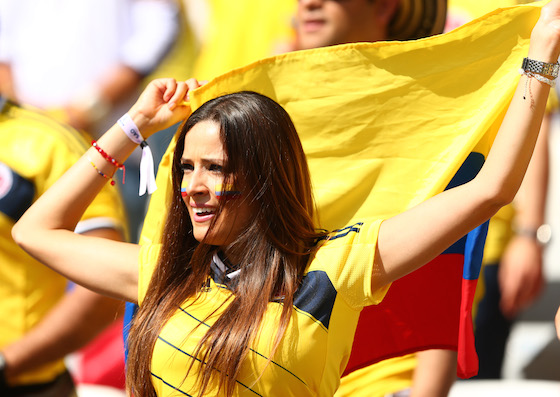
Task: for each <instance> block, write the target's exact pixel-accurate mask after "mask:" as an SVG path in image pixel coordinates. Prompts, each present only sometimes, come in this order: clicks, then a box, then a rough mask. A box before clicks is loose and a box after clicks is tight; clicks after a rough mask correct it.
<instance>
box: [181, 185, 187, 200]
mask: <svg viewBox="0 0 560 397" xmlns="http://www.w3.org/2000/svg"><path fill="white" fill-rule="evenodd" d="M187 196H188V194H187V186H186V183H184V182H181V197H187Z"/></svg>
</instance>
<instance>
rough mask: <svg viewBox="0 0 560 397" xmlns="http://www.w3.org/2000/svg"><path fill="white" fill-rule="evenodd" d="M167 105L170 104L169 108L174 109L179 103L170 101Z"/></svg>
mask: <svg viewBox="0 0 560 397" xmlns="http://www.w3.org/2000/svg"><path fill="white" fill-rule="evenodd" d="M167 106H169V110H173V109H175V107H176V106H177V104H176V103H175V102H170V103H169V104H168V105H167Z"/></svg>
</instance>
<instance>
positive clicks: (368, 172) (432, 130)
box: [140, 3, 542, 244]
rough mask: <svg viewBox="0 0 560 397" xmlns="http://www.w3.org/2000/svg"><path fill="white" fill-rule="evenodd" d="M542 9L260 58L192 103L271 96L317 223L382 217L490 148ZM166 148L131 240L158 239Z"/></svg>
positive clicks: (441, 184)
mask: <svg viewBox="0 0 560 397" xmlns="http://www.w3.org/2000/svg"><path fill="white" fill-rule="evenodd" d="M541 6H542V4H541V3H538V4H537V5H535V4H531V5H523V6H518V7H512V8H506V9H503V10H497V11H495V12H492V13H490V14H487V15H485V16H483V17H481V18H480V19H478V20H475V21H473V22H471V23H469V24H467V25H465V26H462V27H460V28H458V29H455V30H454V31H452V32H449V33H447V34H444V35H440V36H434V37H431V38H427V39H422V40H417V41H411V42H379V43H359V44H348V45H342V46H334V47H327V48H320V49H314V50H307V51H297V52H292V53H287V54H283V55H279V56H275V57H271V58H266V59H263V60H260V61H257V62H255V63H252V64H250V65H248V66H245V67H242V68H239V69H235V70H232V71H230V72H228V73H226V74H224V75H221V76H219V77H217V78H215V79H214V80H212V81H211V82H210V83H209V84H207V85H205V86H203V87H201V88H200V89H198V90H196V91H194V92H193V93H192V94H191V98H192V102H191V107H192V109H193V110H194V109H196V108H198V107H199V106H200V105H201V104H203V103H204V102H206V101H208V100H209V99H211V98H214V97H216V96H219V95H222V94H225V93H230V92H236V91H240V90H253V91H257V92H259V93H262V94H264V95H267V96H269V97H271V98H272V99H274V100H276V101H277V102H278V103H280V104H281V105H282V106H283V107H284V108H285V109H286V110H287V111H288V113H289V114H290V116H291V117H292V119H293V121H294V123H295V125H296V128H297V130H298V133H299V135H300V138H301V140H302V143H303V147H304V150H305V152H306V154H307V158H308V161H309V166H310V169H311V175H312V182H313V187H314V192H315V199H316V201H317V205H318V209H319V217H320V226H321V227H323V228H326V229H333V228H337V227H342V226H345V225H347V224H349V223H351V222H352V221H353V220H354V219H360V218H364V217H380V218H386V217H389V216H392V215H395V214H397V213H399V212H402V211H404V210H405V209H407V208H410V207H411V206H413V205H415V204H418V203H419V202H421V201H423V200H425V199H427V198H428V197H430V196H432V195H434V194H436V193H438V192H440V191H442V190H443V189H444V188H445V186H446V185H447V183H448V182H449V181H450V179H451V178H452V176H453V175H454V174H455V172H456V171H457V169H458V168H459V166H460V165H461V164H462V163H463V161H464V160H465V159H466V157H467V156H468V155H469V153H471V152H472V151H474V150H476V151H477V152H479V153H482V154H484V155H485V154H486V153H487V152H488V150H489V147H490V145H491V142H492V140H493V137H494V135H495V133H496V132H497V129H498V127H499V124H500V122H501V119H502V118H503V115H504V113H505V111H506V109H507V106H508V103H509V101H510V99H511V97H512V95H513V92H514V89H515V85H516V83H517V81H518V79H519V73H518V70H519V67H520V65H521V61H522V59H523V57H525V56H526V55H527V50H528V44H529V36H530V32H531V29H532V27H533V26H534V24H535V22H536V20H537V19H538V17H539V15H540V7H541ZM172 146H173V144H172ZM171 151H172V148H171V147H170V148H169V149H168V152H167V154H166V156H164V159H163V160H162V163H161V165H160V169H159V172H158V187H159V189H158V191H156V193H155V194H154V196H153V197H152V200H151V203H150V208H149V211H148V215H147V218H146V221H145V224H144V230H143V232H142V236H141V239H140V243H141V244H146V243H150V242H153V241H156V240H158V239H159V235H160V232H161V225H162V223H163V217H164V215H162V214H164V213H165V211H162V209H163V208H166V206H165V198H166V197H167V194H168V189H169V187H170V175H169V172H170V171H169V169H170V167H169V166H170V155H171Z"/></svg>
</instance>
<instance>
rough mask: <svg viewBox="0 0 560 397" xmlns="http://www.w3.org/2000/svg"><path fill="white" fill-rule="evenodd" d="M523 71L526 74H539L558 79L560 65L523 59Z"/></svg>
mask: <svg viewBox="0 0 560 397" xmlns="http://www.w3.org/2000/svg"><path fill="white" fill-rule="evenodd" d="M521 69H523V70H524V71H526V72H531V73H537V74H540V75H542V76H551V77H553V78H556V77H558V70H559V69H560V64H558V62H556V63H547V62H541V61H535V60H534V59H531V58H523V63H522V64H521Z"/></svg>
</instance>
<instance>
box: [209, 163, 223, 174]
mask: <svg viewBox="0 0 560 397" xmlns="http://www.w3.org/2000/svg"><path fill="white" fill-rule="evenodd" d="M208 169H209V170H210V171H212V172H222V171H223V170H224V169H223V167H222V166H221V165H219V164H211V165H210V167H208Z"/></svg>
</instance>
